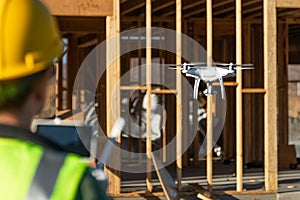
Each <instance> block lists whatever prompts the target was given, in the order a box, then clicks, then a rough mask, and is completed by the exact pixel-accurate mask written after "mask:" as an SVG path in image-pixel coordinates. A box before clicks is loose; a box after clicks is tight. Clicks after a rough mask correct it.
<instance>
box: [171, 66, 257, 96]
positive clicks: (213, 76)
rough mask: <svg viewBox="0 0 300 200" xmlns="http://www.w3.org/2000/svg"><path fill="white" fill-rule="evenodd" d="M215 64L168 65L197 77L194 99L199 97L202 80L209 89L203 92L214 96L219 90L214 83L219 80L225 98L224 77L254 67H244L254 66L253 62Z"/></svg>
mask: <svg viewBox="0 0 300 200" xmlns="http://www.w3.org/2000/svg"><path fill="white" fill-rule="evenodd" d="M213 64H214V66H212V67H207V66H206V65H207V64H206V63H183V64H179V65H167V66H168V67H169V68H170V69H181V72H182V73H184V74H186V76H188V77H192V78H194V79H195V84H194V99H197V97H198V88H199V84H200V81H201V80H202V81H203V82H205V83H206V86H207V89H205V90H204V92H203V93H204V94H205V95H206V96H212V95H215V94H217V92H216V91H215V90H213V89H212V83H213V82H216V81H219V82H220V86H221V96H222V99H224V98H225V88H224V82H223V78H228V77H233V76H235V70H242V69H253V67H243V66H253V64H234V63H213ZM217 66H220V67H217ZM178 67H179V68H178ZM224 67H228V68H224Z"/></svg>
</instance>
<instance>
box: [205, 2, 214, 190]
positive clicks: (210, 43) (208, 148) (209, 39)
mask: <svg viewBox="0 0 300 200" xmlns="http://www.w3.org/2000/svg"><path fill="white" fill-rule="evenodd" d="M206 15H207V16H206V19H207V22H206V25H207V50H206V51H207V66H208V67H210V66H211V65H212V56H213V55H212V54H213V32H212V27H213V20H212V17H213V16H212V0H207V1H206ZM213 105H214V103H213V97H212V96H208V97H207V118H206V120H207V125H206V126H207V133H206V135H207V136H206V140H207V146H206V152H207V156H206V176H207V177H206V179H207V185H208V191H209V192H212V181H213V153H212V148H213V147H212V141H213V110H214V109H213Z"/></svg>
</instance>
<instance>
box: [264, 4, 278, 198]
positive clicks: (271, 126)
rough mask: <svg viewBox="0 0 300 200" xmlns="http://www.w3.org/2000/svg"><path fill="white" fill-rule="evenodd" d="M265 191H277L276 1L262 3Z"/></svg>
mask: <svg viewBox="0 0 300 200" xmlns="http://www.w3.org/2000/svg"><path fill="white" fill-rule="evenodd" d="M263 20H264V21H263V22H264V27H263V30H264V85H265V89H266V94H265V121H264V123H265V124H264V126H265V135H264V144H265V146H264V148H265V165H264V166H265V169H264V171H265V190H266V191H270V192H277V190H278V165H277V163H278V160H277V159H275V158H278V157H277V125H276V124H277V114H278V110H277V78H276V76H277V67H276V66H277V56H276V55H277V52H276V48H274V46H275V47H276V44H277V37H276V35H277V34H276V32H277V29H276V23H277V20H276V0H268V1H264V19H263Z"/></svg>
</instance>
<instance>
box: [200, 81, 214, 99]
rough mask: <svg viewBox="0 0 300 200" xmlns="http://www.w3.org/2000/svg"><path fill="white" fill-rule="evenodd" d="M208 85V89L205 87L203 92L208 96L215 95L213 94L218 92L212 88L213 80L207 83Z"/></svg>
mask: <svg viewBox="0 0 300 200" xmlns="http://www.w3.org/2000/svg"><path fill="white" fill-rule="evenodd" d="M206 85H207V89H205V90H204V91H203V93H204V94H205V95H206V96H213V95H215V94H217V91H215V90H213V89H212V83H211V82H208V83H206Z"/></svg>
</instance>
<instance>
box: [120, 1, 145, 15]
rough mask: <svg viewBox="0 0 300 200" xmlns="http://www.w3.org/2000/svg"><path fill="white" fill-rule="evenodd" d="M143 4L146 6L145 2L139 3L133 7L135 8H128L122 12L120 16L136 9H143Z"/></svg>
mask: <svg viewBox="0 0 300 200" xmlns="http://www.w3.org/2000/svg"><path fill="white" fill-rule="evenodd" d="M145 4H146V3H145V2H142V3H139V4H137V5H135V6H132V7H130V8H128V9H126V10H124V11H123V12H122V15H126V14H128V13H130V12H132V11H134V10H136V9H139V8H141V7H144V6H145Z"/></svg>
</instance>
